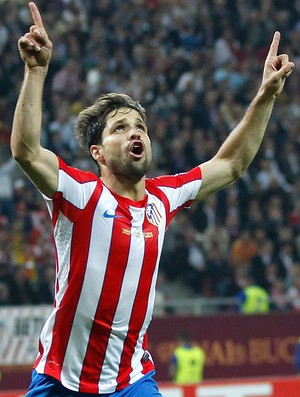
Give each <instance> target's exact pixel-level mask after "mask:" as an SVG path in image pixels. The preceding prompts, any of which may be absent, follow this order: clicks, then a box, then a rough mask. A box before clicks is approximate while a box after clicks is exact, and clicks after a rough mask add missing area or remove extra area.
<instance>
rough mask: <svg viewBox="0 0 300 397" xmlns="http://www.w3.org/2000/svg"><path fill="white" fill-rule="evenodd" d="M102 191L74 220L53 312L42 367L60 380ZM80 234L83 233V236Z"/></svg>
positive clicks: (95, 195)
mask: <svg viewBox="0 0 300 397" xmlns="http://www.w3.org/2000/svg"><path fill="white" fill-rule="evenodd" d="M101 191H102V185H101V184H98V185H97V187H96V189H95V191H94V193H93V195H92V197H91V199H90V201H89V202H88V204H87V206H86V208H85V211H84V216H81V217H77V221H76V223H75V224H74V226H73V238H72V244H71V262H70V273H69V279H68V288H67V291H66V293H65V295H64V297H63V299H62V302H61V304H60V308H59V311H58V312H57V315H56V319H55V324H54V328H53V338H52V344H51V348H50V351H49V353H48V356H47V363H46V366H45V373H49V374H51V376H54V377H55V378H56V379H61V377H60V372H61V369H62V365H63V361H64V356H65V352H66V349H67V345H68V340H69V337H70V334H71V329H72V324H73V320H74V316H75V312H76V308H77V304H78V301H79V297H80V293H81V289H82V284H83V279H84V273H85V269H86V264H87V258H88V252H89V246H90V236H91V226H92V221H93V216H94V212H95V208H96V205H97V203H98V200H99V197H100V194H101ZM66 205H67V204H66ZM82 235H84V236H85V238H84V239H83V238H82Z"/></svg>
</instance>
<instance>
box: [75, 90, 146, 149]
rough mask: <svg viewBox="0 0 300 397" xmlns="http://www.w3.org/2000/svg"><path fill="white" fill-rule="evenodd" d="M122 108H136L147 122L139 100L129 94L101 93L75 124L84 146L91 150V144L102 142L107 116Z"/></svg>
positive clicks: (80, 142)
mask: <svg viewBox="0 0 300 397" xmlns="http://www.w3.org/2000/svg"><path fill="white" fill-rule="evenodd" d="M120 108H128V109H134V110H136V111H137V112H138V113H139V114H140V116H141V118H142V120H143V121H144V122H146V111H145V109H144V108H143V107H142V106H141V105H140V103H139V102H138V101H135V100H133V99H132V98H131V97H130V96H129V95H126V94H116V93H109V94H104V95H101V96H100V97H99V98H98V99H97V100H96V102H95V103H94V104H93V105H92V106H90V107H88V108H86V109H84V110H82V111H81V112H80V113H79V115H78V118H77V121H76V124H75V136H76V138H77V140H78V142H79V144H80V146H81V147H82V148H85V149H87V150H88V151H89V149H90V147H91V145H95V144H97V143H101V140H102V132H103V130H104V128H105V126H106V119H105V118H106V116H107V115H108V114H109V113H110V112H112V111H114V110H115V111H117V110H118V109H120Z"/></svg>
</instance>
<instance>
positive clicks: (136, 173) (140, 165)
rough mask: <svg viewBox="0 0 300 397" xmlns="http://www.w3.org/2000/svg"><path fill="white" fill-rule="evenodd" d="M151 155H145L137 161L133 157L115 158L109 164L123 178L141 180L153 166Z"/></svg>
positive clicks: (134, 180) (116, 174)
mask: <svg viewBox="0 0 300 397" xmlns="http://www.w3.org/2000/svg"><path fill="white" fill-rule="evenodd" d="M151 161H152V159H151V156H150V158H149V156H147V155H145V156H144V157H143V158H142V159H140V160H138V161H135V160H133V159H132V158H126V159H124V158H114V159H112V160H111V163H110V164H109V168H110V169H111V171H112V173H113V174H114V175H115V176H117V177H119V178H122V179H124V178H125V179H128V180H130V181H132V182H138V181H139V180H141V179H142V178H143V177H144V176H145V175H146V173H147V171H148V170H149V168H150V166H151Z"/></svg>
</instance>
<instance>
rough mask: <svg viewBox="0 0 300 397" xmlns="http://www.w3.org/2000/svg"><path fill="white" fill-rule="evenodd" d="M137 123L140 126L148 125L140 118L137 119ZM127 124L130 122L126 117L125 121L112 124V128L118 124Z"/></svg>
mask: <svg viewBox="0 0 300 397" xmlns="http://www.w3.org/2000/svg"><path fill="white" fill-rule="evenodd" d="M135 121H136V122H137V123H139V124H144V125H146V123H145V122H144V121H143V120H142V119H140V118H136V119H135ZM127 122H128V118H127V117H124V118H123V119H120V120H116V121H114V122H113V123H112V124H111V127H114V126H115V125H118V124H122V123H127Z"/></svg>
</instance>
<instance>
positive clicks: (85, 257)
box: [11, 2, 294, 397]
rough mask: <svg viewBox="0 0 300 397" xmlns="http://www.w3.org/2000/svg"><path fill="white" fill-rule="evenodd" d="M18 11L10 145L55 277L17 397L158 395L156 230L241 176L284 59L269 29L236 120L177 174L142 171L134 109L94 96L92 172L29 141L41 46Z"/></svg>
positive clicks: (139, 121)
mask: <svg viewBox="0 0 300 397" xmlns="http://www.w3.org/2000/svg"><path fill="white" fill-rule="evenodd" d="M29 8H30V11H31V14H32V18H33V25H32V26H31V27H30V30H29V32H28V33H26V34H25V35H24V36H22V37H21V38H20V39H19V51H20V55H21V58H22V59H23V61H24V63H25V75H24V81H23V85H22V89H21V92H20V96H19V99H18V103H17V106H16V111H15V115H14V121H13V131H12V137H11V150H12V154H13V157H14V158H15V159H16V160H17V161H18V163H19V164H20V166H21V167H22V168H23V170H24V172H25V173H26V174H27V175H28V176H29V178H30V179H31V180H32V181H33V182H34V184H35V185H36V186H37V188H38V189H39V190H40V191H41V193H42V194H43V197H44V199H45V201H46V203H47V205H48V208H49V212H50V214H51V219H52V223H53V229H54V242H55V248H56V253H57V254H56V270H57V274H56V285H55V302H54V308H53V311H52V314H51V315H50V316H49V318H48V320H47V322H46V324H45V326H44V327H43V330H42V332H41V336H40V343H39V355H38V357H37V360H36V362H35V364H34V371H33V378H32V383H31V386H30V391H29V392H28V396H30V397H37V396H43V397H50V396H51V397H53V396H55V397H58V396H65V397H66V396H67V397H71V396H74V397H75V396H77V397H78V396H87V393H88V395H91V396H96V395H105V396H107V395H112V396H118V397H124V396H136V397H137V396H147V397H149V396H151V397H154V396H161V394H160V393H159V391H158V388H157V384H156V382H155V380H154V379H153V375H154V364H153V360H152V357H151V355H150V353H149V352H148V350H147V337H146V335H147V334H146V331H147V328H148V326H149V323H150V321H151V317H152V312H153V305H154V297H155V285H156V279H157V272H158V264H159V259H160V255H161V250H162V245H163V240H164V235H165V232H166V229H167V227H168V225H169V224H170V222H171V220H172V218H173V217H174V216H175V215H176V214H177V213H178V212H179V211H180V210H181V209H182V208H184V207H189V206H190V205H191V203H192V201H200V200H203V199H204V198H205V197H207V196H208V195H210V194H212V193H214V192H216V191H217V190H219V189H222V188H224V187H225V186H227V185H229V184H231V183H232V182H233V181H235V180H236V179H237V178H239V177H240V176H241V175H242V174H243V172H244V171H245V170H246V168H247V167H248V166H249V164H250V163H251V161H252V160H253V158H254V156H255V154H256V152H257V150H258V148H259V146H260V143H261V141H262V139H263V135H264V133H265V130H266V126H267V123H268V120H269V117H270V114H271V111H272V108H273V105H274V102H275V99H276V97H277V95H278V94H279V93H280V92H281V90H282V88H283V85H284V82H285V79H286V77H287V76H289V75H290V73H291V72H292V69H293V67H294V64H293V63H292V62H289V59H288V56H287V55H286V54H283V55H277V50H278V46H279V41H280V34H279V32H276V33H275V34H274V37H273V41H272V43H271V46H270V50H269V53H268V56H267V58H266V61H265V66H264V71H263V79H262V83H261V86H260V88H259V90H258V92H257V95H256V96H255V98H254V99H253V101H252V103H251V104H250V106H249V108H248V110H247V112H246V113H245V116H244V117H243V119H242V120H241V122H240V123H239V124H238V125H237V126H236V128H235V129H234V130H233V131H232V132H231V134H230V135H229V136H228V138H227V139H226V141H225V142H224V143H223V145H222V146H221V148H220V149H219V151H218V152H217V153H216V155H215V156H214V157H213V158H212V159H211V160H210V161H207V162H206V163H204V164H201V165H200V166H196V167H195V168H193V169H192V170H191V171H189V172H185V173H182V174H179V175H172V176H161V177H158V178H146V176H145V174H146V173H147V170H148V169H149V166H150V164H151V144H150V138H149V135H148V129H147V124H146V115H145V111H144V109H143V108H142V106H141V105H140V104H139V103H138V102H136V101H134V100H132V99H131V98H130V97H129V96H127V95H123V94H106V95H103V96H101V97H100V98H99V99H98V100H97V101H96V102H95V104H94V105H92V106H91V107H89V108H87V109H85V110H83V111H82V112H81V113H80V114H79V117H78V120H77V124H76V131H75V134H76V136H77V138H78V139H79V142H80V143H81V145H83V146H85V147H86V148H87V149H88V150H89V153H90V155H91V157H92V159H93V160H94V161H95V162H96V164H97V166H98V169H99V171H100V176H96V175H95V174H93V173H91V172H84V171H81V170H78V169H75V168H73V167H69V166H68V165H67V164H66V163H65V162H64V161H63V160H62V159H61V158H58V157H57V156H56V155H55V154H54V153H53V152H51V151H49V150H47V149H45V148H43V147H41V145H40V131H41V124H42V96H43V87H44V81H45V78H46V74H47V70H48V66H49V62H50V58H51V51H52V43H51V41H50V40H49V38H48V35H47V32H46V30H45V28H44V26H43V22H42V19H41V16H40V13H39V11H38V8H37V6H36V5H35V4H34V3H32V2H31V3H29ZM183 271H184V269H183Z"/></svg>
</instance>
